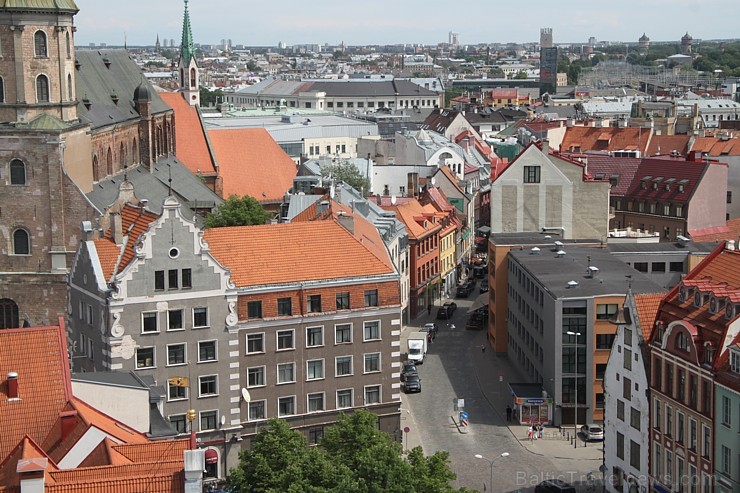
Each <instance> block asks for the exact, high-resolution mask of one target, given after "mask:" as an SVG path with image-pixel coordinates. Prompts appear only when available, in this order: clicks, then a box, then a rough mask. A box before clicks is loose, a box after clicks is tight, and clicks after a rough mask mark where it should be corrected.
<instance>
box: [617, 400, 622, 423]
mask: <svg viewBox="0 0 740 493" xmlns="http://www.w3.org/2000/svg"><path fill="white" fill-rule="evenodd" d="M617 419H618V420H620V421H624V401H621V400H619V399H617Z"/></svg>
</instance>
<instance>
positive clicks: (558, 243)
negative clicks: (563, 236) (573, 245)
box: [555, 241, 565, 248]
mask: <svg viewBox="0 0 740 493" xmlns="http://www.w3.org/2000/svg"><path fill="white" fill-rule="evenodd" d="M555 246H556V247H558V248H563V246H565V243H563V242H562V241H556V242H555Z"/></svg>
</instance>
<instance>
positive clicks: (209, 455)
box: [206, 448, 218, 464]
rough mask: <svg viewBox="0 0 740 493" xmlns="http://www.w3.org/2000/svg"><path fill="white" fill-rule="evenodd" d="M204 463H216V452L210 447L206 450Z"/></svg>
mask: <svg viewBox="0 0 740 493" xmlns="http://www.w3.org/2000/svg"><path fill="white" fill-rule="evenodd" d="M206 464H218V452H216V451H215V450H213V449H212V448H209V449H208V450H206Z"/></svg>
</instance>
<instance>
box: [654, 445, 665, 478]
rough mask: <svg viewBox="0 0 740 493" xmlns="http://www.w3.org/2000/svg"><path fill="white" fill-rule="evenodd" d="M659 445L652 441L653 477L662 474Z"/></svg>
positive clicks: (658, 476)
mask: <svg viewBox="0 0 740 493" xmlns="http://www.w3.org/2000/svg"><path fill="white" fill-rule="evenodd" d="M660 450H661V448H660V445H659V444H657V443H655V442H653V477H655V478H660V477H661V476H662V475H663V461H662V459H663V458H662V457H661V455H660Z"/></svg>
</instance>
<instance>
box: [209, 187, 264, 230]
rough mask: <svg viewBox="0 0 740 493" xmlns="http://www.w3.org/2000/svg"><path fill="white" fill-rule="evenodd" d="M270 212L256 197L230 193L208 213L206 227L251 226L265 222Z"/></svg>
mask: <svg viewBox="0 0 740 493" xmlns="http://www.w3.org/2000/svg"><path fill="white" fill-rule="evenodd" d="M269 218H270V214H269V213H268V212H267V211H266V210H265V209H263V208H262V206H261V205H260V203H259V202H257V199H255V198H253V197H250V196H249V195H245V196H243V197H239V196H238V195H230V196H229V198H228V199H227V200H226V201H225V202H224V203H223V204H221V205H219V206H218V207H217V208H216V210H215V211H213V212H212V213H210V214H208V216H207V217H206V221H205V227H206V228H223V227H226V226H252V225H256V224H265V223H266V222H267V220H268V219H269Z"/></svg>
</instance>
